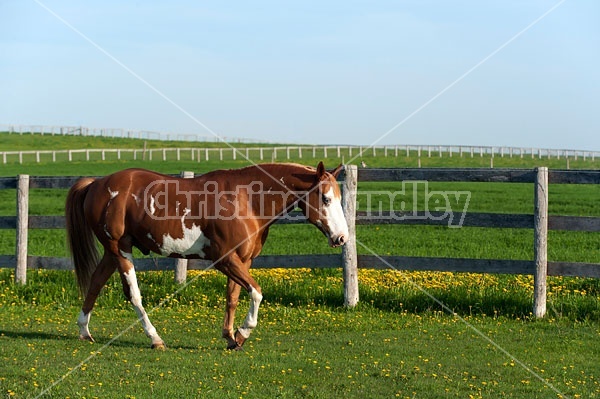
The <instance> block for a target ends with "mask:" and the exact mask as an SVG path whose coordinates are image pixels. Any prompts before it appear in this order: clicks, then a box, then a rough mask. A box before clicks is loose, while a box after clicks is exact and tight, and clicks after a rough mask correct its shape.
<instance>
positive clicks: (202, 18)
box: [0, 0, 600, 150]
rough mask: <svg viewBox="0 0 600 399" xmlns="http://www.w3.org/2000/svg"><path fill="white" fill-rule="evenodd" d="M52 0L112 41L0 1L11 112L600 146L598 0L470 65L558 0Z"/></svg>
mask: <svg viewBox="0 0 600 399" xmlns="http://www.w3.org/2000/svg"><path fill="white" fill-rule="evenodd" d="M40 3H41V4H43V5H44V6H46V7H47V8H49V9H51V10H52V11H54V12H55V13H56V14H57V15H58V16H60V18H62V19H64V20H65V21H67V22H68V23H69V24H71V25H72V26H73V27H74V28H76V29H77V30H79V31H80V32H81V33H83V34H84V35H86V36H87V37H88V38H89V39H91V40H92V41H93V42H94V43H96V44H97V45H98V46H99V47H101V48H102V49H103V50H104V51H105V53H103V52H102V51H100V50H99V49H98V48H96V47H94V46H93V45H92V44H90V42H88V41H87V40H85V39H84V38H82V37H81V36H80V35H78V34H77V33H75V32H74V31H73V30H72V29H70V28H69V27H68V26H67V25H65V23H63V22H61V20H60V19H59V18H57V17H56V16H54V15H52V14H51V13H50V12H49V11H47V10H46V9H45V8H44V7H43V6H42V5H40V4H39V3H37V2H35V1H29V0H27V1H2V2H0V15H2V21H3V29H2V33H0V56H1V62H0V91H1V92H2V96H0V123H2V124H42V125H84V126H90V127H119V128H129V129H145V130H154V131H163V132H167V131H169V132H177V133H197V134H200V135H203V136H210V135H211V134H212V133H215V134H217V135H219V136H224V137H247V138H252V139H256V140H267V141H283V142H295V143H331V144H370V143H372V142H373V141H375V140H379V142H378V143H379V144H434V145H435V144H448V145H453V144H456V145H458V144H464V145H504V146H526V147H532V146H533V147H543V148H546V147H547V148H567V149H587V150H600V109H599V108H600V1H598V0H566V1H564V3H561V4H560V5H559V6H558V7H556V8H555V9H554V10H553V11H552V12H550V13H549V14H548V15H547V16H545V17H544V18H542V19H541V20H539V22H537V23H536V24H535V25H534V26H532V27H531V28H530V29H528V30H526V31H525V32H523V33H522V34H521V35H519V36H518V37H517V38H515V39H514V40H513V41H512V42H510V43H509V44H507V45H506V46H505V47H504V48H502V49H501V50H500V51H498V52H497V53H496V54H494V55H493V56H492V57H490V58H489V59H487V60H486V61H485V62H484V63H482V64H481V65H479V66H478V67H477V68H475V69H474V70H472V72H470V73H469V74H467V75H466V76H464V77H463V78H462V79H461V80H460V81H458V82H456V80H457V79H458V78H460V77H461V76H463V75H464V74H465V73H466V72H467V71H469V70H470V69H471V68H473V67H474V66H476V65H477V64H478V63H480V62H481V61H482V60H484V59H485V58H486V57H487V56H489V55H490V54H492V53H493V52H494V51H496V50H498V49H499V48H500V47H501V46H502V45H504V44H506V42H507V41H509V40H510V39H511V38H513V37H514V36H515V35H516V34H518V33H519V32H521V31H522V30H523V29H524V28H526V27H527V26H528V25H530V24H531V23H532V22H534V21H535V20H536V19H538V18H539V17H540V16H542V15H543V14H544V13H546V12H547V11H548V10H550V9H551V8H552V7H554V6H555V5H556V4H558V1H547V0H530V1H528V0H523V1H513V0H503V1H452V2H451V1H416V0H415V1H379V2H374V1H364V2H360V1H330V2H263V1H260V2H210V3H209V2H204V1H189V2H182V1H174V2H169V3H167V2H154V1H144V2H135V3H133V2H119V1H86V2H75V1H69V2H68V1H56V0H40ZM107 54H109V55H110V56H111V57H113V58H114V59H113V58H111V57H109V56H108V55H107ZM115 59H116V60H118V61H119V62H120V63H121V64H122V65H119V64H118V63H117V62H115ZM123 66H126V67H127V68H129V70H130V71H132V72H134V73H135V74H136V75H138V76H139V77H141V78H142V79H143V80H144V81H145V82H146V83H147V84H146V83H145V82H143V81H141V80H140V79H138V78H137V77H135V76H133V75H132V73H131V72H130V71H128V70H126V69H125V68H124V67H123ZM453 83H455V84H454V85H452V84H453ZM148 84H149V85H151V86H152V87H153V88H151V87H149V86H148ZM450 85H452V86H451V87H450V88H449V89H448V87H449V86H450ZM157 91H158V92H160V93H161V94H162V95H160V94H158V93H157ZM440 93H442V94H441V95H440ZM434 98H435V99H434ZM432 99H434V100H433V101H430V100H432ZM425 104H427V105H426V106H424V105H425ZM423 106H424V107H423ZM182 110H183V111H185V112H183V111H182ZM417 110H418V112H416V113H415V111H417ZM198 121H200V122H201V123H202V124H203V125H204V126H206V127H208V128H209V129H210V130H211V131H212V133H211V132H209V131H207V130H206V129H205V128H204V127H203V126H201V125H200V124H198ZM400 122H403V123H400ZM399 123H400V125H399V126H398V124H399ZM394 127H395V129H393V128H394ZM392 129H393V130H392Z"/></svg>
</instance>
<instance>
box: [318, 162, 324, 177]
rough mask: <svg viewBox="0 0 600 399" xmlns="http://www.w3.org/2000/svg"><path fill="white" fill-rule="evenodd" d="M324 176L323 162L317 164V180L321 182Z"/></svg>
mask: <svg viewBox="0 0 600 399" xmlns="http://www.w3.org/2000/svg"><path fill="white" fill-rule="evenodd" d="M323 176H325V165H323V161H321V162H319V165H317V179H318V180H321V179H323Z"/></svg>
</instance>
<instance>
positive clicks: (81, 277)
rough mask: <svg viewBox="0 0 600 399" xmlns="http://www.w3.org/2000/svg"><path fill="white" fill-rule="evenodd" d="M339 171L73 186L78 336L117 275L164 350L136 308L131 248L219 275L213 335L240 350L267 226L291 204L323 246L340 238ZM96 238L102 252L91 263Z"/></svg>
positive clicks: (130, 172) (261, 168)
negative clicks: (221, 301)
mask: <svg viewBox="0 0 600 399" xmlns="http://www.w3.org/2000/svg"><path fill="white" fill-rule="evenodd" d="M341 169H342V166H341V165H340V166H338V168H336V169H335V170H333V171H331V172H327V171H326V170H325V167H324V166H323V163H322V162H320V163H319V165H318V166H317V168H316V169H315V168H310V167H306V166H302V165H297V164H286V163H281V164H263V165H255V166H249V167H246V168H242V169H237V170H218V171H214V172H210V173H207V174H205V175H202V176H199V177H196V178H193V179H181V178H175V177H171V176H167V175H163V174H159V173H155V172H151V171H147V170H143V169H127V170H123V171H120V172H117V173H114V174H112V175H109V176H106V177H103V178H99V179H93V178H82V179H79V180H78V181H77V182H76V183H75V184H74V185H73V187H71V189H70V191H69V193H68V196H67V201H66V224H67V237H68V242H69V245H70V249H71V254H72V257H73V263H74V267H75V274H76V277H77V282H78V285H79V288H80V290H81V292H82V294H83V296H84V298H85V299H84V302H83V306H82V309H81V313H80V314H79V317H78V320H77V324H78V325H79V333H80V338H81V339H82V340H88V341H93V338H92V335H91V334H90V331H89V327H88V326H89V321H90V315H91V311H92V308H93V307H94V303H95V301H96V298H97V296H98V294H99V293H100V291H101V289H102V287H103V286H104V285H105V284H106V281H107V280H108V278H109V277H110V276H111V275H112V274H113V273H114V272H115V271H116V270H118V271H119V274H120V276H121V281H122V283H123V291H124V293H125V296H126V297H127V299H128V300H130V301H131V303H132V305H133V307H134V309H135V311H136V313H137V316H138V317H139V320H140V322H141V325H142V327H143V329H144V332H145V333H146V335H147V336H148V337H149V338H150V339H151V341H152V347H153V348H162V349H164V348H165V344H164V342H163V340H162V339H161V337H160V336H159V335H158V333H157V331H156V328H154V326H153V325H152V323H151V322H150V319H149V318H148V314H147V313H146V311H145V310H144V307H143V305H142V297H141V294H140V289H139V287H138V283H137V279H136V274H135V268H134V265H133V257H132V249H133V247H136V248H138V249H139V250H140V251H141V252H142V253H144V254H146V255H147V254H148V253H150V251H152V252H155V253H158V254H161V255H164V256H169V257H174V258H186V259H209V260H211V261H212V262H213V264H214V267H215V268H216V269H217V270H220V271H221V272H222V273H224V274H225V275H226V276H227V305H226V310H225V319H224V322H223V338H225V339H226V340H227V347H228V348H229V349H236V350H237V349H241V348H242V345H243V344H244V342H245V341H246V339H248V337H249V336H250V333H251V332H252V330H253V329H254V328H255V327H256V325H257V317H258V308H259V305H260V302H261V300H262V291H261V288H260V286H259V285H258V284H257V283H256V281H254V279H253V278H252V276H251V275H250V271H249V269H250V266H251V264H252V260H253V259H254V258H256V257H257V256H258V255H259V254H260V251H261V249H262V247H263V244H264V243H265V240H266V239H267V234H268V231H269V227H270V226H271V225H272V224H273V223H274V222H275V221H276V220H277V219H278V218H280V217H282V216H285V215H288V212H289V211H291V210H293V209H294V208H295V207H296V206H298V207H299V208H300V209H301V210H302V212H303V213H304V216H305V217H306V218H307V219H308V221H310V222H311V223H312V224H314V225H315V226H316V227H317V228H318V229H319V230H321V232H323V234H325V236H326V237H327V238H328V240H329V245H330V246H331V247H337V246H341V245H343V244H344V242H345V241H346V240H347V239H348V225H347V224H346V220H345V218H344V214H343V211H342V206H341V201H340V189H339V187H338V184H337V182H336V178H337V176H338V174H339V173H340V171H341ZM96 238H97V239H98V241H100V244H102V247H104V254H103V255H102V257H101V258H100V254H99V252H98V246H97V243H96ZM241 288H244V289H245V290H246V291H247V292H248V294H249V297H250V306H249V310H248V314H247V315H246V318H245V319H244V322H243V324H242V326H241V327H239V328H238V329H237V330H236V331H235V333H234V330H233V328H234V318H235V311H236V307H237V304H238V298H239V295H240V291H241Z"/></svg>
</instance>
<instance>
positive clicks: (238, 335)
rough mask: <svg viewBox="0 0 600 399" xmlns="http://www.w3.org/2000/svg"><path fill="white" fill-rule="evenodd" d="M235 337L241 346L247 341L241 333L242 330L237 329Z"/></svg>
mask: <svg viewBox="0 0 600 399" xmlns="http://www.w3.org/2000/svg"><path fill="white" fill-rule="evenodd" d="M233 338H234V339H235V342H236V343H237V345H238V346H239V347H240V348H241V347H242V346H243V345H244V342H246V338H245V337H244V336H243V335H242V334H240V330H236V332H235V334H234V335H233Z"/></svg>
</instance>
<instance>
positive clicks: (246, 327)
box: [238, 286, 263, 338]
mask: <svg viewBox="0 0 600 399" xmlns="http://www.w3.org/2000/svg"><path fill="white" fill-rule="evenodd" d="M248 294H249V295H250V309H248V315H247V316H246V319H245V320H244V324H243V325H242V326H241V327H240V328H239V329H238V331H239V332H240V334H242V337H244V338H248V337H249V336H250V333H251V332H252V330H253V329H254V328H255V327H256V324H257V323H258V307H259V306H260V302H261V301H262V298H263V296H262V295H261V294H260V293H259V292H258V291H257V290H256V289H254V288H253V287H252V286H250V289H249V290H248Z"/></svg>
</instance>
